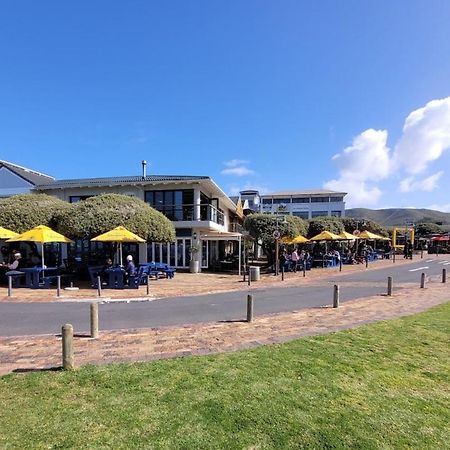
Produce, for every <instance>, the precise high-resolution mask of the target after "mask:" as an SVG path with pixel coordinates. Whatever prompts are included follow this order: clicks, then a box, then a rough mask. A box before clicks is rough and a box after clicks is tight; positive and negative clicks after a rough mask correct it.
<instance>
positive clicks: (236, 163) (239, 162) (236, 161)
mask: <svg viewBox="0 0 450 450" xmlns="http://www.w3.org/2000/svg"><path fill="white" fill-rule="evenodd" d="M249 162H250V161H247V160H245V159H230V161H225V162H224V165H225V166H227V167H236V166H245V165H247V164H248V163H249Z"/></svg>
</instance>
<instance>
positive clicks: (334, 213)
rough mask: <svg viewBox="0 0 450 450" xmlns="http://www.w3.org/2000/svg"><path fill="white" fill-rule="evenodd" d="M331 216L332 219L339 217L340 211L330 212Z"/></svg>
mask: <svg viewBox="0 0 450 450" xmlns="http://www.w3.org/2000/svg"><path fill="white" fill-rule="evenodd" d="M331 215H332V216H334V217H341V216H342V211H331Z"/></svg>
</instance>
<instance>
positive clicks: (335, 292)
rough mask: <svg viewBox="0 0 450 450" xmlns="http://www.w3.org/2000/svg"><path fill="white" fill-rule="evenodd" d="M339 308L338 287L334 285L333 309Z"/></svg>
mask: <svg viewBox="0 0 450 450" xmlns="http://www.w3.org/2000/svg"><path fill="white" fill-rule="evenodd" d="M338 307H339V285H338V284H335V285H334V288H333V308H338Z"/></svg>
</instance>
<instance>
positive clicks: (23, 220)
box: [0, 194, 71, 233]
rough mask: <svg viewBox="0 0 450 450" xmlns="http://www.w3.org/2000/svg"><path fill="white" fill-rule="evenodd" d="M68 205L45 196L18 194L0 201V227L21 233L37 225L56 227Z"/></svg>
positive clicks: (68, 208) (69, 207)
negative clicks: (58, 217) (59, 217)
mask: <svg viewBox="0 0 450 450" xmlns="http://www.w3.org/2000/svg"><path fill="white" fill-rule="evenodd" d="M70 209H71V205H70V203H67V202H65V201H63V200H59V199H58V198H56V197H53V196H51V195H46V194H19V195H13V196H12V197H8V198H4V199H1V200H0V226H2V227H5V228H9V229H11V230H13V231H16V232H17V233H23V232H24V231H27V230H29V229H31V228H34V227H36V226H38V225H47V226H49V227H50V228H54V227H56V225H57V224H56V221H57V216H58V215H59V214H61V213H64V212H66V211H68V210H70Z"/></svg>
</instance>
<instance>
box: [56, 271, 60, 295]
mask: <svg viewBox="0 0 450 450" xmlns="http://www.w3.org/2000/svg"><path fill="white" fill-rule="evenodd" d="M56 296H57V297H61V276H60V275H58V276H57V277H56Z"/></svg>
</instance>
